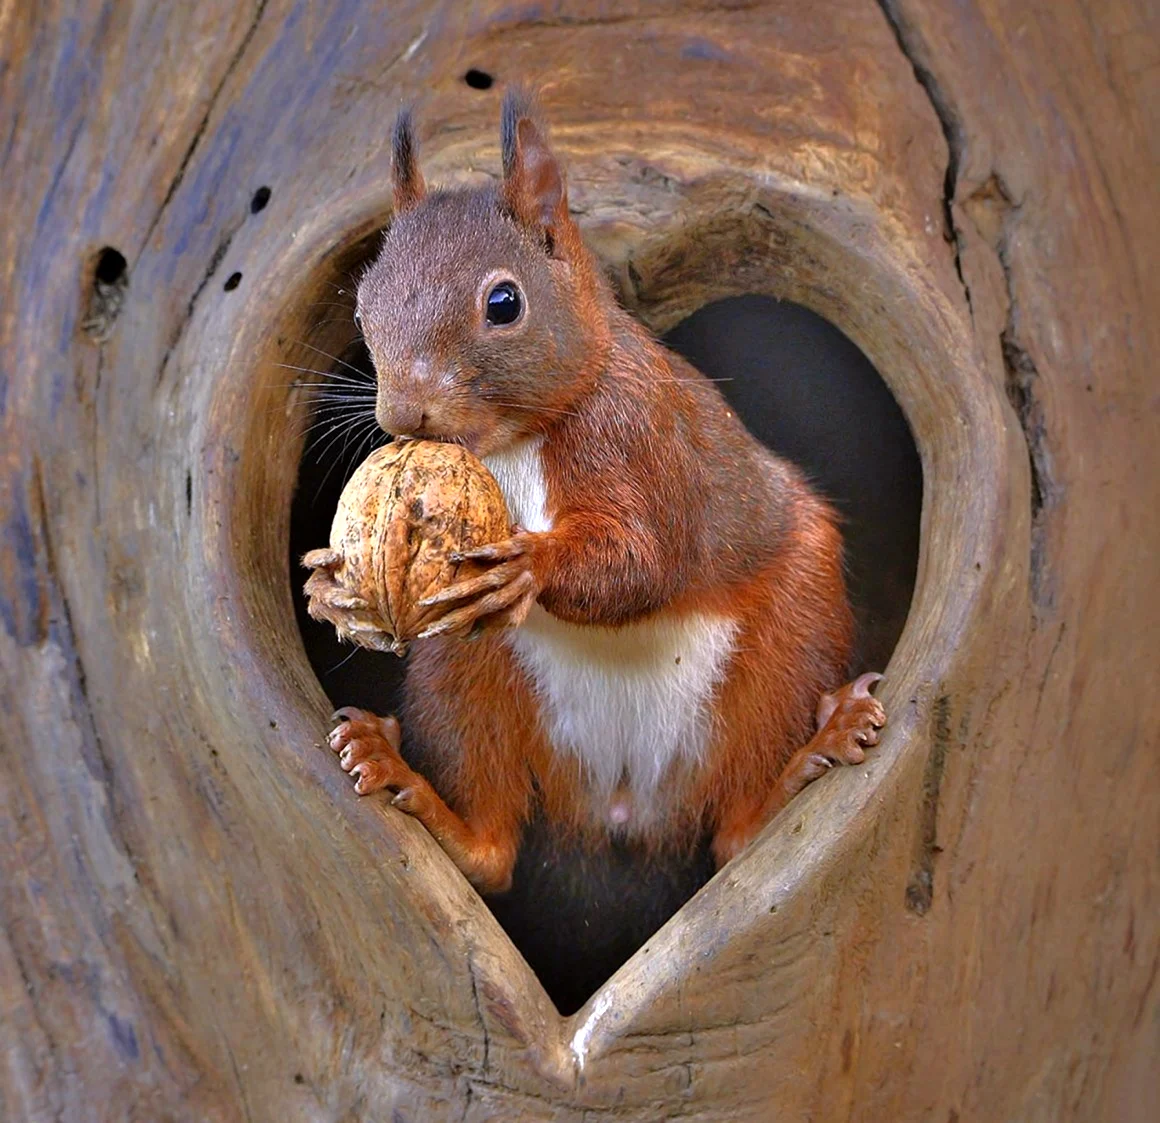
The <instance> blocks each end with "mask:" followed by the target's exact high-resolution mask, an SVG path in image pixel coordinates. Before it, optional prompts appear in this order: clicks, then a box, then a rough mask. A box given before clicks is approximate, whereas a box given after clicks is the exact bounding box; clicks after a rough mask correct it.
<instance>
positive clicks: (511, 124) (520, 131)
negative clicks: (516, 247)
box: [500, 87, 569, 234]
mask: <svg viewBox="0 0 1160 1123" xmlns="http://www.w3.org/2000/svg"><path fill="white" fill-rule="evenodd" d="M501 139H502V142H503V185H502V187H501V189H500V190H501V196H502V198H503V200H504V203H505V204H506V205H507V207H508V209H509V210H510V211H511V212H512V214H513V215H514V216H515V217H516V219H517V220H518V221H519V222H521V223H523V225H525V226H528V227H532V228H533V229H535V228H538V229H541V230H543V231H545V232H546V233H549V234H551V233H552V232H553V231H555V230H557V228H558V227H559V226H560V225H561V224H562V223H565V222H567V221H569V218H568V194H567V191H566V189H565V186H564V173H563V172H562V171H561V170H560V165H559V163H557V161H556V157H555V156H553V155H552V151H551V149H550V148H549V147H548V143H547V141H546V140H545V139H544V135H543V133H542V132H541V130H540V126H539V125H538V124H537V122H536V118H535V110H534V107H533V103H532V98H531V95H530V94H528V92H527V91H526V90H524V89H521V88H519V87H516V88H514V89H511V90H509V91H508V93H507V95H506V96H505V97H504V101H503V119H502V125H501Z"/></svg>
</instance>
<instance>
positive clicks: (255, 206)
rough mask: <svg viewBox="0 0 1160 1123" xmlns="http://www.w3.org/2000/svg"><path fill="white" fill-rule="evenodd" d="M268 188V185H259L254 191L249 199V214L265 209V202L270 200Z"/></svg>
mask: <svg viewBox="0 0 1160 1123" xmlns="http://www.w3.org/2000/svg"><path fill="white" fill-rule="evenodd" d="M270 194H271V192H270V189H269V188H268V187H259V188H258V190H257V191H255V192H254V197H253V198H252V199H251V200H250V214H257V213H258V212H259V211H264V210H265V209H266V204H267V203H268V202H269V201H270Z"/></svg>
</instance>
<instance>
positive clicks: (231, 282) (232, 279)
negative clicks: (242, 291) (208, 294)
mask: <svg viewBox="0 0 1160 1123" xmlns="http://www.w3.org/2000/svg"><path fill="white" fill-rule="evenodd" d="M241 283H242V275H241V273H231V274H230V275H229V277H227V278H226V283H225V284H224V285H222V288H223V289H225V291H226V292H233V291H234V289H236V288H237V287H238V285H240V284H241Z"/></svg>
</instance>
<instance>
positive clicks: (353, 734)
mask: <svg viewBox="0 0 1160 1123" xmlns="http://www.w3.org/2000/svg"><path fill="white" fill-rule="evenodd" d="M332 720H335V721H337V722H338V723H339V724H338V725H336V726H335V727H334V728H333V729H332V730H331V731H330V735H329V737H328V738H327V741H328V743H329V745H330V748H331V751H332V752H336V753H338V763H339V767H341V768H342V770H343V771H344V772H349V773H350V774H351V775H352V776H353V777H354V780H355V784H354V790H355V791H356V792H358V794H359V795H370V793H371V792H377V791H381V790H382V789H383V788H392V789H394V790H395V791H404V790H406V789H408V788H409V787H411V786H412V785H413V784H414V783H415V781H416V780H417V779H418V778H419V777H418V775H417V773H415V772H414V771H413V770H412V769H411V768H410V766H409V765H408V764H407V763H406V761H404V760H403V758H402V757H401V756H400V755H399V746H400V745H401V744H402V731H401V730H400V729H399V723H398V721H396V720H395V719H394V718H393V717H378V716H376V715H375V714H372V713H368V712H367V711H366V710H359V709H356V708H355V707H353V706H347V707H345V708H344V709H341V710H338V711H336V712H335V713H334V715H333V718H332ZM397 805H398V806H402V805H401V804H397ZM402 809H403V810H404V811H407V810H409V808H408V807H405V806H403V807H402Z"/></svg>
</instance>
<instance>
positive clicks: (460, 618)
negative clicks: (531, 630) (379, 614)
mask: <svg viewBox="0 0 1160 1123" xmlns="http://www.w3.org/2000/svg"><path fill="white" fill-rule="evenodd" d="M534 537H535V536H534V535H531V534H526V533H519V534H515V535H513V536H512V537H511V538H508V539H506V540H505V541H503V542H494V543H492V544H491V545H490V546H480V547H478V548H476V549H474V550H466V551H464V552H463V553H462V554H456V555H453V556H452V560H453V561H473V562H483V563H492V564H491V568H490V569H487V570H485V571H484V572H483V573H481V574H479V575H478V576H477V577H469V578H467V579H466V580H464V581H457V582H456V583H455V584H454V585H449V586H448V587H447V588H446V589H440V591H439V592H437V593H435V594H433V595H432V596H429V597H426V598H425V599H423V600H421V601H420V602H419V604H420V605H421V606H422V607H423V608H435V607H438V606H441V605H445V606H446V610H447V611H446V615H444V616H443V617H442V618H441V619H440V620H437V621H436V622H435V623H434V624H430V625H428V627H427V628H426V629H424V630H423V631H422V632H420V633H419V638H420V639H430V638H431V637H432V636H472V635H475V634H476V633H478V632H479V631H480V630H482V629H483V628H485V627H518V626H519V625H520V624H522V623H523V622H524V620H525V619H526V618H527V615H528V613H529V612H530V611H531V608H532V605H533V604H535V603H536V597H538V596H539V595H540V582H539V580H538V579H537V577H536V574H535V570H534V568H533V566H532V555H531V540H532V539H533V538H534Z"/></svg>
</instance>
